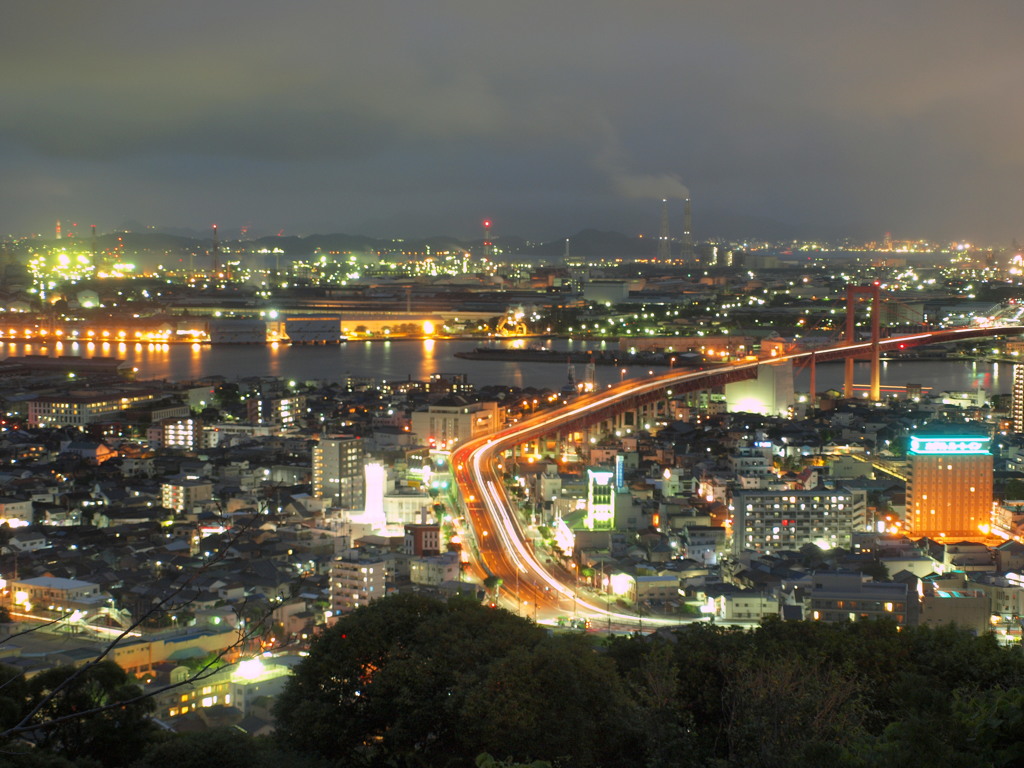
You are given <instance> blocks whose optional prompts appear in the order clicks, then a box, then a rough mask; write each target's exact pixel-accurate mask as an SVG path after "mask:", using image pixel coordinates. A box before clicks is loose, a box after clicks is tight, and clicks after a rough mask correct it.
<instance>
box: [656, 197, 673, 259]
mask: <svg viewBox="0 0 1024 768" xmlns="http://www.w3.org/2000/svg"><path fill="white" fill-rule="evenodd" d="M671 255H672V254H671V248H670V247H669V240H668V199H667V198H663V199H662V201H661V234H660V235H659V237H658V261H668V260H669V258H670V257H671Z"/></svg>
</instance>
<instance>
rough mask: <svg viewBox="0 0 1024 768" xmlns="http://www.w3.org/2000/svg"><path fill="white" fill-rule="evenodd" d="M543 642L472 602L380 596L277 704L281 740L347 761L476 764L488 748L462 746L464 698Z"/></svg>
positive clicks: (337, 629)
mask: <svg viewBox="0 0 1024 768" xmlns="http://www.w3.org/2000/svg"><path fill="white" fill-rule="evenodd" d="M545 636H546V635H545V632H544V631H543V630H542V629H540V628H538V627H536V626H534V625H533V624H531V623H529V622H528V621H526V620H525V619H520V618H518V617H516V616H513V615H512V614H510V613H508V612H507V611H501V610H494V609H490V608H484V607H482V606H481V605H479V604H478V603H477V602H476V601H473V600H458V599H456V600H452V601H450V602H448V603H447V604H446V603H441V602H438V601H436V600H432V599H428V598H424V597H419V596H417V595H397V596H394V597H390V598H387V599H386V600H381V601H379V602H376V603H373V604H371V605H370V606H367V607H366V608H361V609H359V610H357V611H355V612H354V613H352V614H351V615H349V616H345V617H343V618H342V619H340V620H339V621H338V622H337V624H335V625H334V626H333V627H332V628H331V629H329V630H328V631H327V632H326V633H325V634H324V635H323V636H322V637H321V638H320V639H319V640H317V641H316V642H315V643H314V645H313V647H312V648H311V649H310V654H309V656H308V657H307V658H306V659H305V660H304V661H303V663H302V664H300V665H299V667H298V668H297V669H296V671H295V676H294V677H293V678H292V679H291V680H290V681H289V685H288V687H287V689H286V690H285V692H284V693H283V694H282V695H281V696H280V697H279V699H278V703H277V708H276V710H277V717H278V734H279V735H280V738H281V739H282V741H283V743H284V744H286V745H288V746H289V747H291V748H294V749H298V750H300V751H303V752H307V753H311V754H315V755H322V756H324V757H328V758H332V759H335V760H338V761H339V762H340V763H341V764H345V760H346V759H349V760H355V759H357V758H358V759H361V760H364V761H366V762H367V763H369V764H371V765H374V764H384V763H392V764H394V763H402V762H405V761H406V760H408V759H409V758H411V756H412V755H413V754H415V755H416V756H417V760H418V761H419V763H420V764H422V765H446V764H449V763H450V764H452V765H469V764H471V763H472V761H473V759H474V758H475V756H476V755H478V754H479V753H481V752H483V751H486V745H481V746H480V748H477V749H473V750H466V749H465V748H464V747H462V746H461V742H460V739H459V732H460V730H461V729H462V727H463V717H464V713H465V711H466V709H465V701H466V696H467V695H468V693H469V692H470V691H472V690H474V689H475V688H476V687H477V686H479V685H480V683H481V681H482V680H483V679H484V678H485V677H486V676H487V674H488V670H489V667H490V665H491V663H492V662H493V660H494V659H500V658H503V657H505V656H507V655H509V654H510V653H512V651H513V650H515V649H519V648H523V649H530V648H533V647H535V646H536V645H537V644H538V643H539V642H540V641H541V640H542V639H543V638H544V637H545ZM475 716H479V717H487V716H488V712H486V711H482V712H477V713H475Z"/></svg>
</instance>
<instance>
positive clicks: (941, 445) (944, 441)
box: [910, 435, 992, 456]
mask: <svg viewBox="0 0 1024 768" xmlns="http://www.w3.org/2000/svg"><path fill="white" fill-rule="evenodd" d="M991 442H992V438H989V437H946V436H945V435H941V436H939V435H936V436H935V437H912V438H910V452H911V453H916V454H918V455H926V456H927V455H933V456H948V455H956V456H961V455H968V456H970V455H978V454H985V453H989V449H988V447H989V443H991Z"/></svg>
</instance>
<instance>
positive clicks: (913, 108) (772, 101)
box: [0, 0, 1024, 242]
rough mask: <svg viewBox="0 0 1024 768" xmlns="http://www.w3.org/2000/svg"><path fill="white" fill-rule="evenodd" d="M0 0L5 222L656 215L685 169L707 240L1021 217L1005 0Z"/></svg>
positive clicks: (960, 228) (1015, 8)
mask: <svg viewBox="0 0 1024 768" xmlns="http://www.w3.org/2000/svg"><path fill="white" fill-rule="evenodd" d="M11 5H12V8H8V9H5V21H4V25H3V28H2V30H0V99H2V102H0V103H2V104H3V110H0V161H2V162H3V163H4V166H3V167H4V168H5V173H4V174H3V175H2V176H0V227H2V228H3V230H4V231H8V232H23V231H29V230H33V229H41V228H43V227H51V226H52V221H53V219H55V218H82V219H86V218H88V219H90V220H93V221H96V222H97V223H98V224H99V225H100V226H101V228H102V227H103V226H111V227H112V226H115V224H116V223H117V222H120V221H123V220H126V219H137V220H140V221H145V222H151V223H156V224H181V225H190V226H205V225H206V224H207V223H209V222H211V221H214V220H216V221H220V222H225V223H228V222H234V223H236V224H243V223H245V224H252V225H254V226H257V225H261V226H262V227H263V228H264V229H268V230H275V231H276V229H279V228H281V227H284V228H286V229H288V230H294V229H296V228H301V227H312V226H315V227H317V228H323V229H334V230H349V231H356V229H357V228H359V227H370V228H373V229H375V230H376V231H375V232H369V234H386V233H387V232H389V231H394V232H396V233H401V234H425V233H427V231H429V232H451V233H453V234H471V233H473V232H474V230H475V228H476V227H477V224H478V221H479V219H480V218H481V217H483V216H485V215H486V216H491V217H493V218H494V219H495V221H496V222H499V223H501V225H502V227H504V228H506V229H505V231H510V228H511V227H513V226H514V227H515V230H516V231H517V232H518V233H520V234H523V235H526V236H533V237H551V236H556V235H558V234H564V233H565V232H569V231H574V230H576V229H579V228H582V227H585V226H596V227H602V228H605V227H612V226H614V227H618V228H621V229H624V230H626V231H636V230H643V229H646V230H648V231H651V230H653V229H656V227H657V221H658V217H659V204H658V203H657V198H660V197H662V196H669V197H673V198H674V197H679V196H682V195H684V194H686V190H689V192H690V194H691V195H692V197H693V199H694V211H695V225H696V226H695V228H696V230H697V233H698V234H699V235H700V234H707V235H710V234H727V232H726V231H714V232H712V231H710V222H711V220H712V218H713V221H714V222H715V228H716V230H728V227H729V222H730V220H732V221H734V222H736V224H737V227H739V224H740V223H741V222H744V221H753V220H773V221H777V222H782V223H784V224H787V225H789V226H790V227H792V229H793V231H796V232H800V231H803V232H807V233H809V234H811V233H813V234H835V235H846V234H849V235H853V236H878V235H879V234H880V233H881V232H884V231H886V230H889V231H892V232H893V233H894V234H896V235H897V236H922V237H935V238H954V237H965V238H973V239H979V240H982V241H987V242H996V241H1000V240H1002V241H1005V240H1008V239H1009V238H1010V237H1013V236H1015V235H1018V234H1020V236H1024V232H1019V229H1020V228H1019V227H1018V222H1019V214H1018V211H1020V210H1022V209H1024V199H1022V198H1024V174H1022V173H1021V170H1022V166H1024V145H1022V143H1021V142H1020V141H1018V140H1017V137H1016V132H1017V126H1018V125H1020V124H1021V120H1022V118H1024V105H1022V103H1021V96H1020V95H1019V88H1017V82H1018V80H1019V73H1020V72H1021V69H1022V66H1024V53H1021V51H1020V46H1019V44H1018V41H1017V39H1016V38H1017V31H1018V30H1019V29H1021V21H1024V18H1022V17H1024V6H1019V5H1018V4H1013V3H1010V2H995V0H983V1H981V2H974V3H970V4H967V3H946V2H939V3H936V2H933V0H907V1H905V2H901V3H891V2H881V0H865V1H864V2H858V3H839V2H829V1H827V0H826V1H825V2H822V1H821V0H775V1H774V2H771V3H763V2H755V1H754V0H749V1H748V2H735V3H713V2H679V1H678V0H638V1H637V2H632V3H622V2H610V1H606V0H588V2H568V1H567V2H563V3H551V2H541V1H540V0H520V2H516V3H504V4H489V3H480V2H476V1H475V0H438V1H436V2H430V3H424V2H420V1H419V0H394V1H391V2H389V1H388V0H381V2H376V3H362V2H354V3H339V2H337V1H336V0H329V1H328V0H296V2H294V3H281V2H279V1H278V0H218V2H208V0H204V1H203V2H199V1H197V0H182V1H178V2H174V3H166V2H159V3H158V2H151V1H150V0H131V1H130V2H111V1H109V0H98V1H97V2H93V3H82V2H79V1H77V0H65V1H64V2H46V0H40V1H39V2H33V3H15V4H11ZM648 199H649V200H648ZM712 213H714V217H712ZM702 214H704V217H703V218H702ZM411 227H417V228H422V229H420V230H419V231H418V232H412V231H409V228H411Z"/></svg>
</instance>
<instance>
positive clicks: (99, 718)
mask: <svg viewBox="0 0 1024 768" xmlns="http://www.w3.org/2000/svg"><path fill="white" fill-rule="evenodd" d="M26 693H27V709H28V711H33V712H36V716H35V719H36V720H37V721H38V722H40V727H39V728H38V729H36V730H30V731H27V732H25V736H26V737H27V738H28V739H29V740H30V741H32V742H34V743H35V744H36V745H37V746H38V747H41V748H43V749H51V750H54V751H58V752H60V753H61V754H62V755H65V756H67V757H69V758H71V759H75V760H77V759H79V758H83V757H88V758H93V759H95V760H98V761H101V762H102V763H103V765H108V766H122V765H128V764H129V763H131V762H132V761H133V760H134V759H135V758H137V757H138V756H139V754H140V753H141V752H142V750H143V748H144V747H145V746H146V745H147V743H148V741H149V739H150V738H151V737H152V735H153V733H154V728H155V726H154V725H153V722H152V721H151V720H150V719H149V713H150V712H151V711H152V709H153V703H152V701H151V700H150V699H148V698H144V697H143V698H140V697H141V693H142V692H141V690H140V689H139V687H138V686H137V685H135V684H134V683H133V682H131V681H130V680H129V679H128V675H127V674H126V673H125V671H124V670H123V669H121V667H119V666H118V665H117V664H115V663H114V662H112V661H103V662H100V663H99V664H96V665H93V666H92V667H90V668H89V669H87V670H85V671H84V672H83V671H80V670H76V669H75V668H73V667H56V668H54V669H49V670H46V671H45V672H41V673H39V674H38V675H36V676H35V677H33V678H32V679H31V680H29V681H28V683H27V691H26Z"/></svg>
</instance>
